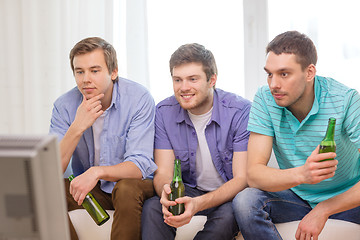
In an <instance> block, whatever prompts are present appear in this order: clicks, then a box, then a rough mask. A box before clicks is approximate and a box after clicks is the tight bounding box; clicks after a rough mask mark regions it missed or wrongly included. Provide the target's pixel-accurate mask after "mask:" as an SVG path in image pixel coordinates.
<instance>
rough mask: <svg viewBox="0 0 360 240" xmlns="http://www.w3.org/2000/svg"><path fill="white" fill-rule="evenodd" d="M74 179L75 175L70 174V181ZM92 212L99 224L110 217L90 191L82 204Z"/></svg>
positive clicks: (93, 217)
mask: <svg viewBox="0 0 360 240" xmlns="http://www.w3.org/2000/svg"><path fill="white" fill-rule="evenodd" d="M73 179H74V175H71V176H69V181H70V182H71V181H72V180H73ZM81 205H82V206H83V207H84V208H85V209H86V211H87V212H88V213H89V214H90V216H91V217H92V219H93V220H94V221H95V223H96V224H97V225H99V226H100V225H102V224H104V223H105V222H106V221H108V220H109V219H110V216H109V214H108V213H107V212H106V211H105V210H104V209H103V208H102V206H101V205H100V204H99V203H98V201H97V200H96V199H95V198H94V196H93V195H92V194H91V193H90V192H89V193H88V194H87V195H86V196H85V199H84V201H83V202H82V204H81Z"/></svg>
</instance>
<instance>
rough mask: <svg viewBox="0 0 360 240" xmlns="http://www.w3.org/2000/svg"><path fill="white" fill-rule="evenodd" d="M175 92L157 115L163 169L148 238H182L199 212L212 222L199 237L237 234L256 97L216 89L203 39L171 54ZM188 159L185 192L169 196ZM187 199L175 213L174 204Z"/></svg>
mask: <svg viewBox="0 0 360 240" xmlns="http://www.w3.org/2000/svg"><path fill="white" fill-rule="evenodd" d="M170 73H171V76H172V80H173V89H174V96H172V97H169V98H167V99H165V100H163V101H162V102H160V103H159V104H158V105H157V107H156V114H155V115H156V116H155V151H154V158H155V162H156V164H157V165H158V170H157V171H156V172H155V176H154V187H155V190H156V192H157V195H158V196H155V197H153V198H151V199H148V200H147V201H146V202H145V204H144V209H143V215H142V238H143V240H146V239H150V240H153V239H166V240H169V239H174V237H175V230H176V228H177V227H180V226H183V225H184V224H187V223H189V221H190V220H191V218H192V217H193V216H194V215H206V216H207V219H208V220H207V222H206V224H205V227H204V229H203V230H202V231H200V232H199V233H197V235H196V237H195V239H221V240H226V239H229V240H230V239H233V237H234V236H235V235H236V233H237V232H238V229H237V225H236V221H235V218H234V215H233V211H232V207H231V200H232V199H233V197H234V196H235V195H236V194H237V193H238V192H239V191H241V190H243V189H244V188H245V187H246V186H247V184H246V176H245V169H246V157H247V142H248V137H249V132H248V131H247V130H246V127H247V122H248V115H249V111H250V106H251V105H250V102H249V101H248V100H245V99H244V98H242V97H240V96H237V95H235V94H233V93H229V92H225V91H222V90H220V89H215V84H216V81H217V68H216V63H215V59H214V56H213V55H212V53H211V52H210V51H209V50H207V49H205V48H204V47H203V46H202V45H199V44H186V45H183V46H181V47H180V48H178V49H177V50H176V51H175V52H174V53H173V54H172V56H171V59H170ZM175 158H178V159H180V160H181V170H182V179H183V182H184V184H185V195H186V196H185V197H183V198H178V199H177V200H176V202H175V201H169V198H168V195H169V193H170V192H171V191H170V186H169V184H170V182H171V180H172V178H173V169H174V160H175ZM177 203H184V204H185V212H184V213H183V214H181V215H179V216H173V215H172V214H171V213H170V212H169V211H168V208H169V206H171V205H175V204H177Z"/></svg>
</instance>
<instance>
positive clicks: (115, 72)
mask: <svg viewBox="0 0 360 240" xmlns="http://www.w3.org/2000/svg"><path fill="white" fill-rule="evenodd" d="M117 76H118V69H117V68H116V69H114V71H112V73H111V80H113V81H114V80H115V79H116V78H117Z"/></svg>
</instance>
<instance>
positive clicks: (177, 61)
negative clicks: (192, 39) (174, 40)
mask: <svg viewBox="0 0 360 240" xmlns="http://www.w3.org/2000/svg"><path fill="white" fill-rule="evenodd" d="M192 62H197V63H201V64H202V65H203V70H204V72H205V74H206V78H207V80H208V81H209V80H210V78H211V76H212V75H214V74H217V67H216V62H215V58H214V55H213V54H212V52H211V51H210V50H208V49H206V48H205V47H204V46H203V45H200V44H198V43H191V44H185V45H182V46H180V47H179V48H178V49H177V50H176V51H175V52H174V53H173V54H172V55H171V58H170V61H169V65H170V73H171V76H172V74H173V68H174V67H176V66H180V65H182V64H184V63H192Z"/></svg>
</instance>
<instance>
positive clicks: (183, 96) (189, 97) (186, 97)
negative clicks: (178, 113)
mask: <svg viewBox="0 0 360 240" xmlns="http://www.w3.org/2000/svg"><path fill="white" fill-rule="evenodd" d="M194 95H195V94H181V97H182V98H183V99H185V100H189V99H191V98H192V97H193V96H194Z"/></svg>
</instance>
